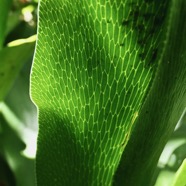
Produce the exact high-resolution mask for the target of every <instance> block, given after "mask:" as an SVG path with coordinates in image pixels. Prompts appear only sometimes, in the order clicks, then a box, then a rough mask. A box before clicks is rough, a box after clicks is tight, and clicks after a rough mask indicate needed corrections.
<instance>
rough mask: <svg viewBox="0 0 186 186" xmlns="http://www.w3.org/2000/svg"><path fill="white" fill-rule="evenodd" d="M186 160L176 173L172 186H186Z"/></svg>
mask: <svg viewBox="0 0 186 186" xmlns="http://www.w3.org/2000/svg"><path fill="white" fill-rule="evenodd" d="M185 175H186V159H185V160H184V161H183V163H182V164H181V166H180V168H179V169H178V171H177V172H176V175H175V177H174V180H173V183H172V186H185V185H186V177H185Z"/></svg>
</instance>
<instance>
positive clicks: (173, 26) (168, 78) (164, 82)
mask: <svg viewBox="0 0 186 186" xmlns="http://www.w3.org/2000/svg"><path fill="white" fill-rule="evenodd" d="M170 13H171V14H170V17H169V31H170V34H169V36H168V38H167V43H166V48H165V52H164V55H163V57H162V61H161V63H160V65H159V68H158V71H157V74H156V78H155V81H154V84H153V86H152V89H151V91H150V92H149V96H148V98H147V100H146V102H145V104H144V106H143V108H142V111H141V113H140V114H139V117H138V120H137V122H136V125H135V128H134V130H133V132H132V136H131V138H130V140H129V142H128V144H127V147H126V149H125V151H124V153H123V155H122V160H121V163H120V166H119V168H118V171H117V173H116V178H115V179H116V183H117V184H116V185H122V184H123V185H135V186H138V185H139V186H141V185H144V186H146V185H147V186H149V185H151V179H152V177H153V174H154V170H155V169H156V165H157V162H158V159H159V156H160V154H161V152H162V150H163V148H164V146H165V144H166V142H167V141H168V138H169V137H170V135H171V133H172V132H173V130H174V128H175V126H176V123H177V122H178V120H179V118H180V116H181V114H182V113H183V111H184V109H185V108H186V76H185V74H186V68H185V67H186V37H185V35H186V24H183V17H185V16H186V1H184V0H172V2H171V8H170ZM175 33H177V34H175ZM131 175H132V177H131ZM130 177H131V179H129V178H130ZM126 178H128V179H126ZM132 178H135V179H132Z"/></svg>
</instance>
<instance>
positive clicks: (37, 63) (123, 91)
mask: <svg viewBox="0 0 186 186" xmlns="http://www.w3.org/2000/svg"><path fill="white" fill-rule="evenodd" d="M170 7H171V5H170V1H163V2H162V1H152V0H144V1H142V0H141V1H137V0H133V1H127V0H123V1H117V0H113V1H101V0H98V1H96V0H91V1H85V0H83V1H81V2H80V1H70V0H69V1H62V0H55V1H54V0H41V1H40V7H39V28H38V40H37V46H36V53H35V58H34V64H33V68H32V74H31V94H32V99H33V101H34V102H35V104H36V105H37V107H38V111H39V137H38V150H37V157H36V173H37V184H38V185H39V186H44V185H48V186H50V185H56V186H58V185H101V186H104V185H106V186H108V185H111V184H112V182H113V176H114V173H115V172H116V169H117V167H118V165H119V162H120V159H121V155H122V153H123V151H124V149H125V146H126V144H127V142H128V139H129V138H130V134H131V130H132V129H133V126H134V123H135V121H136V120H137V119H138V117H139V116H138V115H139V112H140V110H141V107H142V105H143V103H144V101H145V100H146V99H147V96H148V92H149V90H150V87H151V85H152V82H153V79H154V76H155V75H156V71H157V69H158V71H159V65H158V64H160V65H161V63H162V59H163V57H164V53H165V51H166V47H167V39H168V37H169V31H170V29H168V28H169V19H170V18H169V17H170ZM152 99H153V98H152ZM146 125H147V123H146ZM131 148H132V147H131ZM131 178H132V177H131Z"/></svg>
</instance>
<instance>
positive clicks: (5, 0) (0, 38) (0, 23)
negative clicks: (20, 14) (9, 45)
mask: <svg viewBox="0 0 186 186" xmlns="http://www.w3.org/2000/svg"><path fill="white" fill-rule="evenodd" d="M11 3H12V0H1V1H0V49H1V48H2V46H3V42H4V39H5V38H4V36H5V31H6V21H7V17H8V12H9V9H10V5H11Z"/></svg>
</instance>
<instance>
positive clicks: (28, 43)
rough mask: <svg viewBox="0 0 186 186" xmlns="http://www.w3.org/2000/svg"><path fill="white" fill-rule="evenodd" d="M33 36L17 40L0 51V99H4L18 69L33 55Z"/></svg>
mask: <svg viewBox="0 0 186 186" xmlns="http://www.w3.org/2000/svg"><path fill="white" fill-rule="evenodd" d="M34 41H35V40H34V37H30V38H28V39H25V40H17V41H14V42H13V43H11V44H10V45H9V47H6V48H3V49H2V50H1V51H0V101H2V100H3V99H4V97H5V96H6V94H7V93H8V91H9V89H10V88H11V86H12V84H13V82H14V80H15V79H16V77H17V75H18V73H19V71H20V70H21V68H22V67H23V65H24V64H25V62H27V60H28V59H29V58H30V57H31V56H32V55H33V52H34V47H35V42H34Z"/></svg>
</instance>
